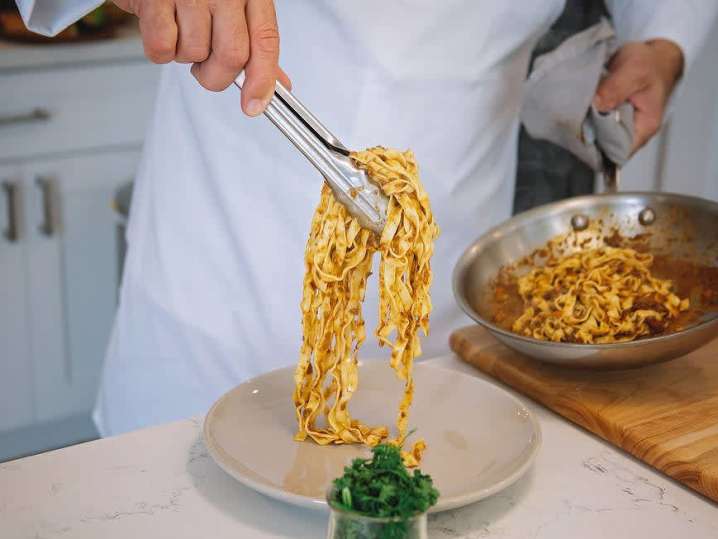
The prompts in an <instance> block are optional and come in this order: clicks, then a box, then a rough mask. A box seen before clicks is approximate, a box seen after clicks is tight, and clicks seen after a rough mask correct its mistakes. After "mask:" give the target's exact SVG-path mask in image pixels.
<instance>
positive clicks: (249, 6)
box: [114, 0, 290, 116]
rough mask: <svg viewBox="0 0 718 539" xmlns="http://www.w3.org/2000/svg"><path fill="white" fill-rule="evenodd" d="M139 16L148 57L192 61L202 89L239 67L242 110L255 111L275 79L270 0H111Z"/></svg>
mask: <svg viewBox="0 0 718 539" xmlns="http://www.w3.org/2000/svg"><path fill="white" fill-rule="evenodd" d="M114 3H115V4H116V5H117V6H118V7H119V8H120V9H123V10H124V11H127V12H129V13H133V14H134V15H136V16H137V17H138V18H139V20H140V32H141V33H142V42H143V44H144V48H145V55H146V56H147V58H149V59H150V60H151V61H152V62H155V63H157V64H165V63H167V62H171V61H176V62H180V63H192V64H194V65H193V66H192V69H191V72H192V74H193V75H194V76H195V78H196V79H197V80H198V81H199V83H200V84H201V85H202V86H204V87H205V88H207V89H208V90H213V91H221V90H224V89H225V88H227V87H228V86H229V85H230V84H232V81H233V80H234V79H235V78H236V77H237V75H238V74H239V73H240V71H242V69H244V70H245V74H246V76H247V78H246V80H245V82H244V85H243V87H242V110H244V112H245V113H246V114H248V115H249V116H257V115H258V114H261V113H262V112H263V111H264V109H265V107H266V106H267V103H268V102H269V100H270V99H271V97H272V93H273V92H274V83H275V81H276V80H277V79H279V80H280V81H281V82H282V83H283V84H285V85H286V86H289V84H290V83H289V79H288V78H287V75H286V74H285V73H284V72H283V71H282V70H281V69H280V68H279V65H278V61H279V30H278V28H277V18H276V15H275V12H274V2H273V0H114Z"/></svg>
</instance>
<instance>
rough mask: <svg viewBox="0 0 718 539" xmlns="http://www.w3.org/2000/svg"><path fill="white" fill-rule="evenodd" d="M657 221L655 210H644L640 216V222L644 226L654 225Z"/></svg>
mask: <svg viewBox="0 0 718 539" xmlns="http://www.w3.org/2000/svg"><path fill="white" fill-rule="evenodd" d="M655 221H656V212H655V211H653V208H643V209H642V210H641V213H639V214H638V222H639V223H641V224H642V225H643V226H648V225H652V224H653V223H654V222H655Z"/></svg>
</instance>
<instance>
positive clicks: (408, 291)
mask: <svg viewBox="0 0 718 539" xmlns="http://www.w3.org/2000/svg"><path fill="white" fill-rule="evenodd" d="M351 159H352V161H353V162H354V164H355V165H356V166H358V167H359V168H361V169H363V170H365V171H366V172H367V174H368V175H369V177H370V178H371V179H372V180H373V181H374V182H375V183H376V184H377V185H379V186H380V188H381V189H382V191H383V192H384V193H385V194H386V195H387V196H388V197H389V206H388V212H387V223H386V226H385V228H384V230H383V233H382V234H381V237H379V236H377V235H376V234H374V233H373V232H371V231H370V230H367V229H364V228H362V227H361V226H360V225H359V223H358V222H357V220H356V219H354V218H353V217H352V216H351V215H349V214H348V212H347V211H346V209H345V208H344V206H343V205H342V204H340V203H339V202H337V201H336V200H335V198H334V195H333V194H332V191H331V189H330V188H329V187H328V186H327V185H324V187H323V188H322V194H321V200H320V202H319V206H318V207H317V209H316V212H315V214H314V218H313V220H312V226H311V231H310V234H309V240H308V242H307V247H306V252H305V257H304V258H305V276H304V285H303V294H302V302H301V310H302V329H303V340H302V346H301V351H300V356H299V363H298V365H297V369H296V372H295V384H296V386H295V391H294V405H295V408H296V416H297V424H298V430H297V434H296V436H295V438H296V440H299V441H301V440H305V439H306V438H307V437H309V438H311V439H312V440H314V441H315V442H317V443H318V444H322V445H325V444H348V443H362V444H366V445H369V446H374V445H376V444H378V443H379V442H381V441H383V440H385V439H386V438H388V436H389V430H388V428H387V427H386V426H374V427H371V426H367V425H365V424H363V423H362V422H361V421H359V420H357V419H354V418H352V417H351V415H350V413H349V408H348V405H349V401H350V399H351V398H352V395H353V394H354V393H355V392H356V391H357V388H358V384H359V375H358V368H357V362H358V351H359V348H360V347H361V345H362V343H363V341H364V339H365V337H366V333H365V328H364V319H363V317H362V301H363V299H364V294H365V290H366V284H367V278H368V277H369V275H370V273H371V266H372V257H373V255H374V253H375V252H377V251H379V253H380V254H381V261H380V269H379V282H378V288H379V311H380V312H379V324H378V327H377V328H376V337H377V339H378V340H379V343H380V345H382V346H383V345H386V346H388V347H390V348H391V366H392V368H393V369H394V371H395V372H396V374H397V376H398V377H399V378H400V379H401V380H402V381H403V382H404V395H403V398H402V400H401V403H400V405H399V412H398V416H397V421H396V426H397V435H396V437H395V438H394V439H393V440H392V442H393V443H396V444H398V445H402V444H403V442H404V439H405V438H406V436H407V428H408V411H409V407H410V406H411V401H412V397H413V391H414V383H413V379H412V363H413V360H414V358H416V357H417V356H418V355H419V354H421V346H420V343H419V330H422V331H423V332H424V334H425V335H426V334H428V331H429V313H430V312H431V299H430V296H429V287H430V285H431V264H430V259H431V255H432V253H433V245H434V239H435V238H436V237H437V235H438V227H437V226H436V224H435V223H434V219H433V216H432V213H431V207H430V205H429V199H428V196H427V195H426V192H425V191H424V188H423V186H422V185H421V182H420V181H419V175H418V171H417V166H416V162H415V160H414V155H413V154H412V153H411V152H409V151H407V152H398V151H395V150H387V149H385V148H381V147H376V148H371V149H368V150H366V151H363V152H355V153H352V154H351ZM424 447H425V444H424V443H423V441H421V440H419V441H418V442H417V443H416V444H415V445H414V447H413V448H412V449H411V450H410V451H405V452H404V461H405V463H406V464H407V465H409V466H415V465H417V464H418V462H419V460H420V459H421V453H422V451H423V450H424Z"/></svg>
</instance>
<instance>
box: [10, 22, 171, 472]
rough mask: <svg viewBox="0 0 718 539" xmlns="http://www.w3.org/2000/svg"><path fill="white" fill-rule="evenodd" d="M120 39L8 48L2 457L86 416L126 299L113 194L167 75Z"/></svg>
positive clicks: (53, 442) (40, 445)
mask: <svg viewBox="0 0 718 539" xmlns="http://www.w3.org/2000/svg"><path fill="white" fill-rule="evenodd" d="M117 47H119V48H117ZM117 47H114V48H113V47H112V46H111V43H108V42H105V43H98V44H88V45H75V46H60V45H58V46H49V47H48V46H45V47H38V46H34V47H33V46H15V45H2V46H0V50H1V51H2V55H0V95H2V96H3V99H2V100H0V461H2V460H3V459H5V458H9V457H13V456H17V455H19V454H22V453H29V452H35V451H40V450H43V449H46V448H49V447H56V446H60V445H65V444H68V443H72V442H76V441H79V439H80V438H78V436H80V435H79V434H78V433H77V432H78V429H75V431H74V432H73V428H70V427H68V425H77V424H78V421H76V419H77V418H82V421H83V422H84V423H83V424H84V425H85V426H87V425H89V415H90V413H91V410H92V407H93V404H94V401H95V397H96V394H97V390H98V381H99V377H100V374H101V370H102V362H103V359H104V354H105V348H106V346H107V341H108V337H109V334H110V331H111V327H112V321H113V318H114V311H115V308H116V300H117V285H118V277H119V276H118V272H119V268H118V237H117V234H118V228H117V222H118V221H117V216H116V214H115V211H114V209H113V205H112V203H113V198H114V194H115V192H116V190H117V189H118V187H119V186H121V185H123V184H125V183H127V182H129V181H131V180H132V179H133V177H134V174H135V170H136V167H137V163H138V159H139V155H140V149H141V146H142V139H143V136H144V131H145V128H146V125H147V122H148V120H149V117H150V114H151V111H152V105H153V101H154V94H155V91H156V85H157V81H158V77H159V68H158V67H157V66H153V65H151V64H149V63H148V62H146V61H145V60H144V58H143V57H142V47H141V43H140V41H139V38H138V37H137V34H136V33H134V34H133V33H132V32H129V33H127V34H126V35H124V36H123V37H122V39H121V40H120V41H118V42H117ZM23 59H27V63H26V62H24V61H23ZM55 59H57V61H55ZM84 429H85V430H84V432H85V433H86V432H87V431H88V429H87V427H84ZM86 435H87V434H83V436H86ZM10 446H12V448H11V449H7V448H8V447H10Z"/></svg>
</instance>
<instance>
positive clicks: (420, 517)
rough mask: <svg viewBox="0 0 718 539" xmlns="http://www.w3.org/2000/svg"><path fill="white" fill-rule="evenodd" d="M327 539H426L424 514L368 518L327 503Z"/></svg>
mask: <svg viewBox="0 0 718 539" xmlns="http://www.w3.org/2000/svg"><path fill="white" fill-rule="evenodd" d="M329 507H330V508H331V515H330V516H329V530H328V531H327V539H427V537H428V532H427V526H426V512H424V513H419V514H416V515H414V516H411V517H368V516H366V515H361V514H359V513H356V512H354V511H348V510H346V509H344V508H342V507H338V506H335V505H333V504H332V503H331V501H330V502H329Z"/></svg>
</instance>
